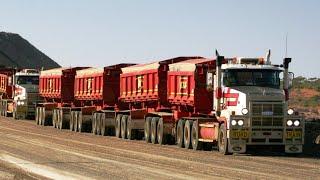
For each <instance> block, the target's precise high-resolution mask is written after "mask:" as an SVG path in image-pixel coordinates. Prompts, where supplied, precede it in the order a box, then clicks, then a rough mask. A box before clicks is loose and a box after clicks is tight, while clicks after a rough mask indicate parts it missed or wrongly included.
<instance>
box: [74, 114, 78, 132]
mask: <svg viewBox="0 0 320 180" xmlns="http://www.w3.org/2000/svg"><path fill="white" fill-rule="evenodd" d="M73 129H74V131H75V132H77V131H78V112H77V111H76V112H74V119H73Z"/></svg>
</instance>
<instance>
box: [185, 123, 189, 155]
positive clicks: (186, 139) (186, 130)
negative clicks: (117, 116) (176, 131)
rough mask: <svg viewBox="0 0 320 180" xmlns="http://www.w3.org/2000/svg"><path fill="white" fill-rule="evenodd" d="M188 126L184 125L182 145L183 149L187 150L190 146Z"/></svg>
mask: <svg viewBox="0 0 320 180" xmlns="http://www.w3.org/2000/svg"><path fill="white" fill-rule="evenodd" d="M188 127H190V125H189V124H188V123H186V125H185V128H184V144H185V148H187V149H188V148H189V145H190V128H188Z"/></svg>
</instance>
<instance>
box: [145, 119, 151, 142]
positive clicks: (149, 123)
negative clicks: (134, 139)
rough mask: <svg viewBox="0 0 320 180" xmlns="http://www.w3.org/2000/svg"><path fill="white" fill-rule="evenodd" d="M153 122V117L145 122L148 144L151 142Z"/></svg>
mask: <svg viewBox="0 0 320 180" xmlns="http://www.w3.org/2000/svg"><path fill="white" fill-rule="evenodd" d="M151 121H152V117H147V118H146V120H145V122H144V139H145V141H146V142H147V143H149V142H150V140H151V139H150V136H151V131H150V130H151V127H150V126H151Z"/></svg>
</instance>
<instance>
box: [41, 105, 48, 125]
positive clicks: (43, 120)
mask: <svg viewBox="0 0 320 180" xmlns="http://www.w3.org/2000/svg"><path fill="white" fill-rule="evenodd" d="M42 125H43V126H46V125H47V120H46V108H45V107H43V108H42Z"/></svg>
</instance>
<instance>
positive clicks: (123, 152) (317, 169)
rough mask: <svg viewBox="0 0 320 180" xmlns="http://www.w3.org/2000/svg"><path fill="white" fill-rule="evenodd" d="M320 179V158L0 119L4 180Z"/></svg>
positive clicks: (0, 167)
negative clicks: (199, 147)
mask: <svg viewBox="0 0 320 180" xmlns="http://www.w3.org/2000/svg"><path fill="white" fill-rule="evenodd" d="M214 177H215V178H219V179H224V178H226V179H230V178H232V179H234V178H240V179H248V178H249V179H257V178H258V179H261V178H263V179H266V178H267V179H279V178H281V179H292V178H296V179H298V178H303V179H316V178H317V179H320V159H319V158H311V157H286V156H284V155H280V156H272V155H268V156H257V155H230V156H223V155H220V154H219V153H218V152H216V151H193V150H186V149H179V148H177V147H176V146H173V145H166V146H160V145H152V144H146V143H145V142H144V141H127V140H121V139H117V138H115V137H108V136H104V137H102V136H94V135H92V134H89V133H81V134H80V133H76V132H70V131H69V130H62V131H60V130H57V129H54V128H52V127H42V126H37V125H35V122H34V121H14V120H12V119H10V118H3V117H1V118H0V179H14V178H17V179H46V178H52V179H212V178H214Z"/></svg>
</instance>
